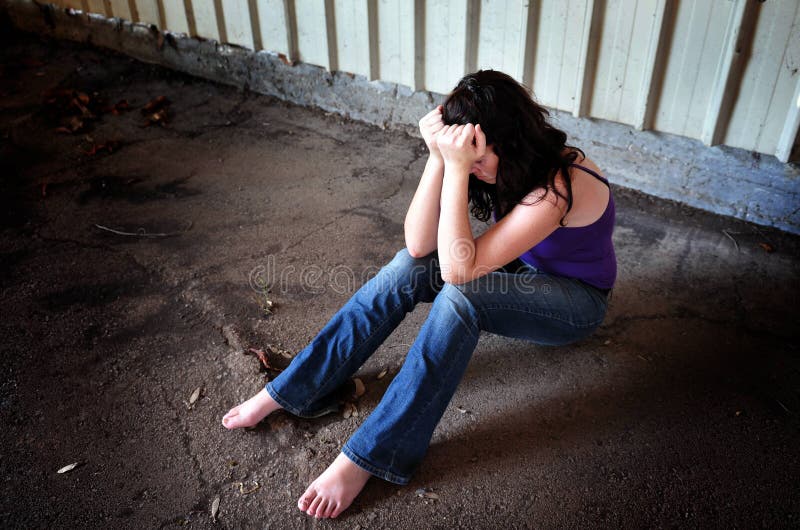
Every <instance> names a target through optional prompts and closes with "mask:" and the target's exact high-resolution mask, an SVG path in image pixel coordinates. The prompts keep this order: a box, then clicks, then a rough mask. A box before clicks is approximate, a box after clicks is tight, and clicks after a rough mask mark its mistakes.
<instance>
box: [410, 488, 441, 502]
mask: <svg viewBox="0 0 800 530" xmlns="http://www.w3.org/2000/svg"><path fill="white" fill-rule="evenodd" d="M414 493H415V494H416V495H417V497H424V498H426V499H433V500H436V499H438V498H439V495H437V494H436V493H434V492H432V491H428V490H427V489H426V488H419V489H418V490H417V491H415V492H414Z"/></svg>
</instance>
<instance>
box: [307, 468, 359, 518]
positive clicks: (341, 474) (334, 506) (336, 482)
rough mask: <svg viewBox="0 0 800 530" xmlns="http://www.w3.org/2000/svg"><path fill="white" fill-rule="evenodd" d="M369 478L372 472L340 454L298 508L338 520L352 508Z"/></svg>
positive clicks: (311, 513)
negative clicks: (338, 517)
mask: <svg viewBox="0 0 800 530" xmlns="http://www.w3.org/2000/svg"><path fill="white" fill-rule="evenodd" d="M369 477H370V473H369V472H368V471H365V470H363V469H361V468H360V467H358V466H357V465H355V464H354V463H353V461H352V460H350V459H349V458H347V456H346V455H345V454H344V453H339V456H337V457H336V460H334V461H333V463H332V464H331V465H330V466H328V469H326V470H325V471H324V472H323V473H322V475H320V476H319V477H317V479H316V480H315V481H314V482H312V483H311V485H310V486H309V487H308V488H307V489H306V492H305V493H303V496H302V497H300V500H298V501H297V507H298V508H300V511H303V512H306V513H307V514H308V515H313V516H314V517H317V518H323V517H334V518H335V517H337V516H338V515H339V514H340V513H342V512H343V511H345V509H347V507H348V506H350V503H352V502H353V499H355V498H356V495H358V494H359V492H360V491H361V490H362V488H363V487H364V484H366V483H367V479H369Z"/></svg>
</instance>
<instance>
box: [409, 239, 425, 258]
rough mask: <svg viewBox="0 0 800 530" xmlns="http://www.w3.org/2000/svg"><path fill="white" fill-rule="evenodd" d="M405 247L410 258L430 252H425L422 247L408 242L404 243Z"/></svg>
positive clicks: (421, 256)
mask: <svg viewBox="0 0 800 530" xmlns="http://www.w3.org/2000/svg"><path fill="white" fill-rule="evenodd" d="M406 249H407V250H408V254H409V255H410V256H411V257H412V258H424V257H425V256H427V255H428V254H430V252H425V251H424V249H422V248H421V247H416V246H414V245H409V244H408V243H406Z"/></svg>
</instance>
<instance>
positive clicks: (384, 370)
mask: <svg viewBox="0 0 800 530" xmlns="http://www.w3.org/2000/svg"><path fill="white" fill-rule="evenodd" d="M388 372H389V370H387V369H386V368H384V369H383V370H381V373H379V374H378V375H377V376H376V377H375V379H383V378H384V377H386V374H387V373H388Z"/></svg>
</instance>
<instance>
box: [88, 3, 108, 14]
mask: <svg viewBox="0 0 800 530" xmlns="http://www.w3.org/2000/svg"><path fill="white" fill-rule="evenodd" d="M87 8H88V9H89V13H97V14H98V15H110V13H106V6H105V2H103V0H89V2H88V5H87Z"/></svg>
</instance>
